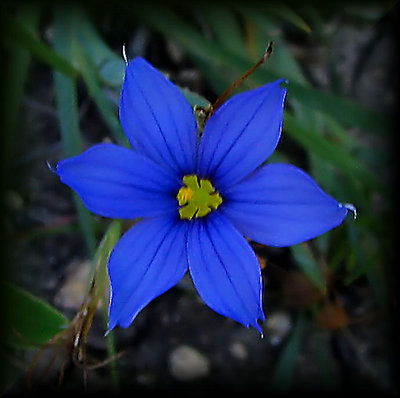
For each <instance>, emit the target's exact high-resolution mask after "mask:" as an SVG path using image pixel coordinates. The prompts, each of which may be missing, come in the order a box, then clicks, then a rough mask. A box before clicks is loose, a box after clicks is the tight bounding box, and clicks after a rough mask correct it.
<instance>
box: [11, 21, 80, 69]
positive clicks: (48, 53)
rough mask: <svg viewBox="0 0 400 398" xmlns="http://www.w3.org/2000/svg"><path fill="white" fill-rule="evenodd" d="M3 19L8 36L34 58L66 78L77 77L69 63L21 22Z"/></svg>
mask: <svg viewBox="0 0 400 398" xmlns="http://www.w3.org/2000/svg"><path fill="white" fill-rule="evenodd" d="M3 17H4V23H5V25H6V28H7V30H8V31H9V33H10V36H11V37H12V38H13V39H14V40H15V41H16V42H18V43H19V44H20V45H21V46H23V47H24V48H26V49H27V50H28V51H30V52H31V53H32V54H33V55H34V56H35V57H37V58H38V59H40V60H41V61H43V62H45V63H47V64H48V65H50V66H51V67H52V68H54V69H55V70H58V71H59V72H60V73H63V74H64V75H66V76H69V77H75V76H76V75H77V73H78V72H77V70H76V69H75V68H74V66H73V65H72V64H71V63H69V62H68V61H66V60H65V59H64V58H63V57H62V56H60V55H58V54H57V53H56V52H55V51H53V50H52V48H51V47H50V46H48V45H47V44H45V43H43V42H42V41H41V40H40V39H39V38H38V37H36V36H35V35H34V33H33V32H32V31H31V30H30V29H28V27H27V26H25V24H24V23H23V22H21V21H19V20H17V19H15V18H12V17H9V16H3Z"/></svg>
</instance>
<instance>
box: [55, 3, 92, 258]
mask: <svg viewBox="0 0 400 398" xmlns="http://www.w3.org/2000/svg"><path fill="white" fill-rule="evenodd" d="M74 29H75V25H74V20H73V18H71V9H70V8H69V7H62V6H60V7H57V8H56V10H55V18H54V42H53V45H54V48H55V50H56V51H57V52H58V53H59V54H60V55H62V56H63V57H64V58H66V59H72V55H73V54H72V51H73V49H72V46H73V44H74ZM54 86H55V94H56V101H57V108H58V116H59V121H60V129H61V138H62V142H63V146H64V151H65V155H66V156H68V157H70V156H75V155H77V154H78V153H80V152H81V150H82V144H81V133H80V130H79V115H78V102H77V87H76V81H75V80H74V79H70V78H69V77H66V76H64V75H63V74H61V73H60V72H57V71H54ZM74 201H75V206H76V209H77V212H78V215H79V219H80V223H81V228H82V232H83V234H84V237H85V240H86V245H87V248H88V251H89V254H90V256H93V254H94V252H95V247H96V237H95V234H94V228H93V222H92V218H91V215H90V213H89V211H88V210H87V209H86V208H85V207H84V205H83V203H82V201H81V200H80V199H79V197H78V196H77V195H76V194H74Z"/></svg>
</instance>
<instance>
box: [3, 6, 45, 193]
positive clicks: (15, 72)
mask: <svg viewBox="0 0 400 398" xmlns="http://www.w3.org/2000/svg"><path fill="white" fill-rule="evenodd" d="M19 20H20V21H21V23H22V24H23V26H24V28H25V30H26V31H27V32H29V34H30V35H34V32H35V30H36V26H37V23H38V20H39V8H38V7H32V6H26V5H25V6H23V7H22V9H21V12H20V15H19ZM6 29H7V27H6ZM30 59H31V56H30V52H29V51H28V50H27V49H25V48H24V47H21V46H18V45H14V46H13V47H12V48H11V49H10V54H9V57H8V59H7V63H6V73H5V76H7V78H6V79H4V91H5V92H4V98H6V99H7V101H6V102H4V103H3V106H6V107H7V109H6V110H5V111H4V112H3V113H2V114H3V116H4V118H5V119H4V121H3V122H4V124H3V128H4V130H3V134H2V135H3V137H2V138H3V140H2V145H3V148H2V149H3V152H2V154H3V159H2V171H3V175H2V176H1V177H2V178H1V181H2V182H1V183H2V184H5V183H6V180H7V178H8V174H9V169H10V163H11V159H12V156H13V153H14V142H15V130H16V127H17V122H18V119H19V118H18V113H19V111H20V106H21V100H22V95H23V93H24V88H25V83H26V80H27V75H28V67H29V63H30ZM0 191H1V192H4V190H3V189H1V190H0Z"/></svg>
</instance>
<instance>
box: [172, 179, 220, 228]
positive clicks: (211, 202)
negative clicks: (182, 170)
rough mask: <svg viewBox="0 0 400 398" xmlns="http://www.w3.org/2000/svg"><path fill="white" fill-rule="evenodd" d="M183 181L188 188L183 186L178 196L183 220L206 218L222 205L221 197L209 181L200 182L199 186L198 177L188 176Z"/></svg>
mask: <svg viewBox="0 0 400 398" xmlns="http://www.w3.org/2000/svg"><path fill="white" fill-rule="evenodd" d="M182 181H183V183H184V184H185V185H186V186H183V187H182V188H181V189H180V190H179V192H178V194H177V195H176V199H177V200H178V203H179V206H182V207H181V208H180V209H179V215H180V217H181V218H182V219H187V220H191V219H192V218H193V217H196V218H197V217H204V216H206V215H207V214H208V213H210V212H211V211H212V210H216V209H217V208H218V207H219V205H220V204H221V203H222V198H221V196H220V195H219V193H217V192H215V189H214V187H213V186H212V184H211V182H210V181H209V180H200V184H199V180H198V178H197V176H196V175H187V176H185V177H183V179H182Z"/></svg>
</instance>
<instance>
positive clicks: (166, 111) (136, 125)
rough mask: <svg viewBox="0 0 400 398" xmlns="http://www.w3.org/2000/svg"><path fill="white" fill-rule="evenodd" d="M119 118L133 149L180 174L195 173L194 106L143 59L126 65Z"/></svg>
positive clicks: (136, 59) (195, 131) (195, 127)
mask: <svg viewBox="0 0 400 398" xmlns="http://www.w3.org/2000/svg"><path fill="white" fill-rule="evenodd" d="M119 117H120V120H121V124H122V127H123V129H124V131H125V134H126V135H127V137H128V139H129V141H130V143H131V144H132V146H133V148H135V149H137V150H139V151H140V152H142V153H143V154H145V155H147V156H148V157H150V158H151V159H153V160H154V161H155V162H157V163H159V164H162V165H164V166H165V167H167V168H170V169H171V170H173V171H174V172H175V173H176V174H177V175H179V176H180V177H182V176H183V175H184V174H192V173H194V172H195V170H196V151H197V147H196V145H197V144H196V140H197V138H196V137H197V125H196V120H195V118H194V115H193V111H192V108H191V106H190V105H189V103H188V102H187V101H186V99H185V97H184V96H183V94H182V93H181V92H180V90H179V89H178V88H177V87H176V86H174V85H173V84H172V83H171V82H170V81H169V80H168V79H166V78H165V77H164V76H163V75H162V74H161V73H160V72H159V71H157V70H156V69H155V68H153V66H151V65H150V64H149V63H148V62H146V61H145V60H144V59H143V58H135V59H134V60H133V61H132V62H131V63H130V64H129V65H128V67H127V68H126V71H125V79H124V83H123V85H122V90H121V98H120V103H119Z"/></svg>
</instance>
